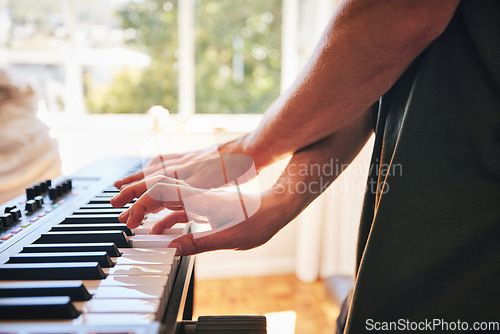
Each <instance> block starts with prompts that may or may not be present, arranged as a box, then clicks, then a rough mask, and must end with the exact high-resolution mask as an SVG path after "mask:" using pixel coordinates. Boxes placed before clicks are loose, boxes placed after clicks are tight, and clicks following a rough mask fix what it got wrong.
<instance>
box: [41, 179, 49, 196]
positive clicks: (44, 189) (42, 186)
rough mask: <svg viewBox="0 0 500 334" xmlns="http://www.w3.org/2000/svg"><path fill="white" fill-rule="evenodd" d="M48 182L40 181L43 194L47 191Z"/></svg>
mask: <svg viewBox="0 0 500 334" xmlns="http://www.w3.org/2000/svg"><path fill="white" fill-rule="evenodd" d="M47 187H48V186H47V183H45V182H40V189H41V192H42V194H45V193H46V192H47Z"/></svg>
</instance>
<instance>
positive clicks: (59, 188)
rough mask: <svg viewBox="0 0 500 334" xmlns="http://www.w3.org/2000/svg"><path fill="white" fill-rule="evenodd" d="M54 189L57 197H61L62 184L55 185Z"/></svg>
mask: <svg viewBox="0 0 500 334" xmlns="http://www.w3.org/2000/svg"><path fill="white" fill-rule="evenodd" d="M56 191H57V197H61V196H62V195H63V186H62V185H60V184H59V185H57V187H56Z"/></svg>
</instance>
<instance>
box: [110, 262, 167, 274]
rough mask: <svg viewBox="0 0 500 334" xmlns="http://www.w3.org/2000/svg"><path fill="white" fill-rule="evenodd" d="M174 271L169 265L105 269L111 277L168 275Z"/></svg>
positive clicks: (123, 266) (122, 265)
mask: <svg viewBox="0 0 500 334" xmlns="http://www.w3.org/2000/svg"><path fill="white" fill-rule="evenodd" d="M171 269H172V266H171V265H168V264H143V265H128V264H121V265H116V266H114V267H113V268H104V269H103V271H104V272H105V273H107V274H109V275H168V274H169V273H170V271H171Z"/></svg>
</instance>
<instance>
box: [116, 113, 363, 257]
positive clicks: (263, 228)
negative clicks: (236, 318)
mask: <svg viewBox="0 0 500 334" xmlns="http://www.w3.org/2000/svg"><path fill="white" fill-rule="evenodd" d="M371 133H372V129H371V113H370V112H369V111H366V112H365V113H363V114H362V116H360V117H358V118H356V119H354V120H353V121H352V122H351V123H349V124H348V125H347V126H345V127H344V128H343V129H342V130H339V131H337V132H336V133H334V134H332V135H330V136H329V137H327V138H325V139H323V140H321V141H319V142H317V143H315V144H314V145H311V146H309V147H307V148H305V149H303V150H301V151H299V152H297V153H295V154H294V156H293V157H292V159H291V160H290V162H289V164H288V166H287V168H286V169H285V171H284V172H283V174H282V175H281V177H280V178H279V180H278V181H277V182H276V184H275V186H274V187H273V188H272V189H271V190H269V191H267V192H265V193H262V194H260V195H258V194H241V193H239V192H234V191H230V190H228V189H209V190H206V189H200V188H194V187H192V186H190V185H189V184H187V183H186V182H184V181H181V180H176V179H172V178H168V177H165V176H155V177H153V178H149V179H145V180H141V181H139V182H136V183H134V184H131V185H128V186H126V187H124V188H123V189H122V191H121V192H120V194H119V195H117V196H116V197H115V198H113V199H112V200H111V204H112V205H113V206H115V207H118V206H123V205H125V204H126V203H128V202H130V201H131V200H132V199H134V198H139V199H138V200H137V201H136V202H135V203H134V204H133V205H132V206H131V207H130V208H129V209H127V210H126V211H125V212H123V213H122V214H121V215H120V217H119V219H120V221H121V222H123V223H126V224H127V226H128V227H129V228H136V227H138V226H139V225H140V224H141V222H142V220H143V218H144V215H145V214H146V213H148V212H155V211H158V210H161V209H163V208H168V209H170V210H175V212H174V213H172V214H170V215H168V216H167V217H165V218H163V219H162V220H161V221H159V222H158V223H156V225H155V226H154V228H153V229H152V231H151V233H152V234H160V233H162V232H163V230H164V229H165V228H169V227H172V226H173V225H174V224H176V223H185V222H188V221H194V222H198V223H208V224H210V226H211V227H212V230H211V231H208V232H200V233H193V234H186V235H183V236H181V237H179V238H177V239H175V240H173V241H172V242H171V244H170V245H169V247H174V248H177V249H178V252H177V253H178V254H180V255H191V254H196V253H201V252H206V251H211V250H216V249H249V248H253V247H257V246H260V245H262V244H263V243H265V242H266V241H267V240H269V239H270V238H271V237H272V236H273V235H274V234H276V233H277V232H278V231H279V230H280V229H281V228H282V227H283V226H285V225H286V224H287V223H288V222H290V221H291V220H292V219H293V218H295V217H296V216H297V215H298V214H299V213H300V212H301V211H302V210H303V209H304V208H305V207H306V206H307V205H308V204H309V203H310V202H311V201H312V200H313V199H314V198H316V197H317V196H319V194H320V193H321V192H320V191H316V192H301V193H293V192H290V191H287V190H286V189H288V188H287V187H286V186H284V185H288V184H291V185H296V184H298V183H303V184H305V185H307V184H311V182H318V180H319V179H321V178H324V180H323V181H324V182H322V183H331V182H333V180H334V179H335V178H336V177H337V176H338V175H337V174H334V175H330V174H328V175H318V174H317V173H311V174H308V175H304V174H303V173H297V170H296V169H297V168H301V166H304V165H312V164H315V165H316V164H329V163H331V160H330V159H331V157H332V156H335V157H336V158H337V159H338V163H340V164H345V163H349V162H350V161H352V159H354V157H355V156H356V155H357V153H358V152H359V151H360V149H361V148H362V147H363V145H364V143H365V142H366V141H367V139H368V137H369V136H370V134H371ZM291 188H292V189H296V187H291Z"/></svg>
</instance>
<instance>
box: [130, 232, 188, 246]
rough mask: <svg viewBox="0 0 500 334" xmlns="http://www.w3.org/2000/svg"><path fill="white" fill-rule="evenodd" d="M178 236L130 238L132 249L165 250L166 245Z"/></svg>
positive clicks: (160, 235) (138, 236)
mask: <svg viewBox="0 0 500 334" xmlns="http://www.w3.org/2000/svg"><path fill="white" fill-rule="evenodd" d="M179 236H180V235H176V234H173V235H163V234H154V235H134V236H132V237H130V239H129V240H130V241H131V242H132V247H133V248H136V247H138V248H141V247H143V248H167V247H168V244H169V243H170V242H171V241H172V240H174V239H175V238H177V237H179Z"/></svg>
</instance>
